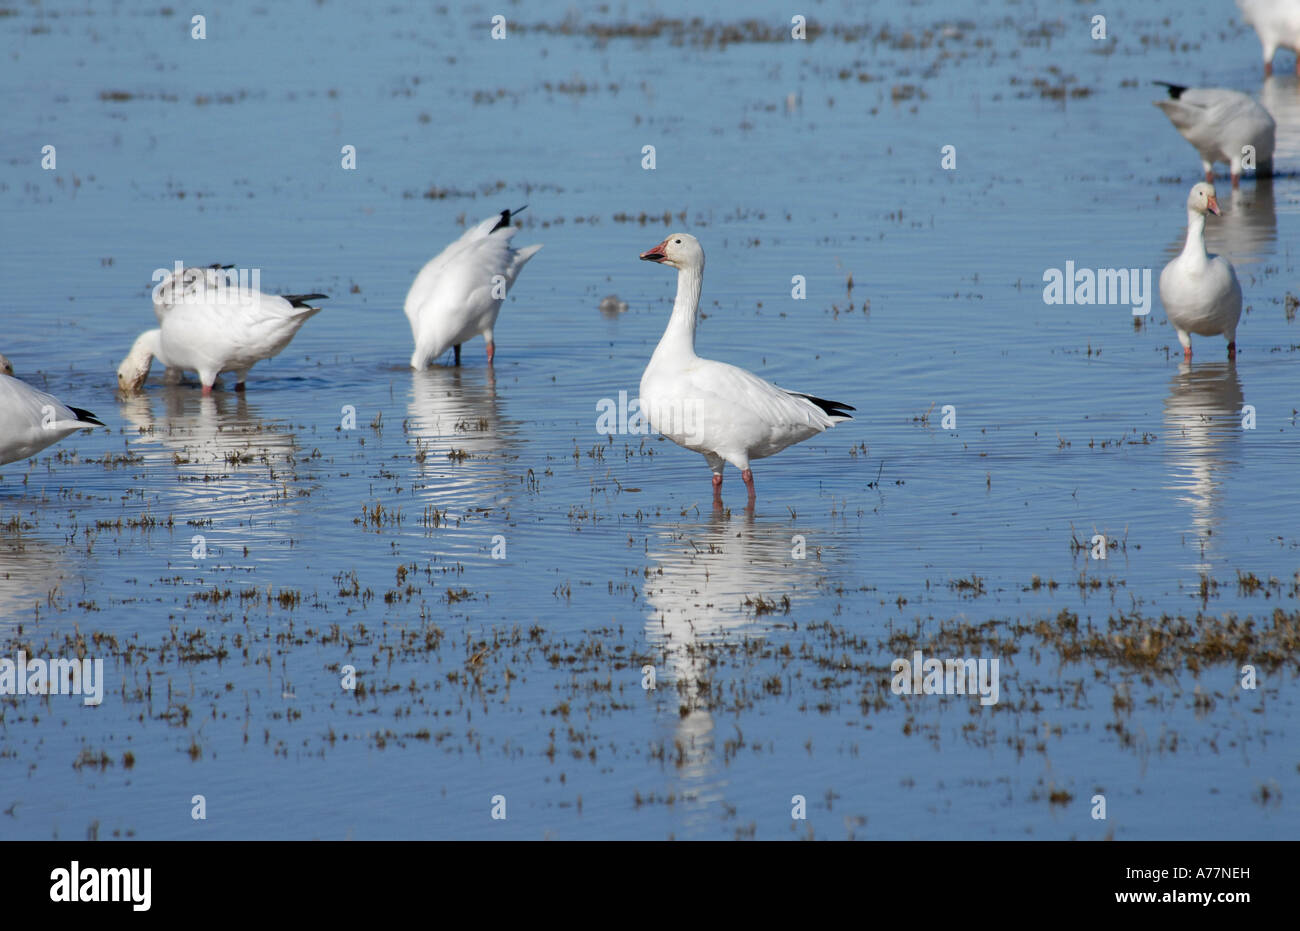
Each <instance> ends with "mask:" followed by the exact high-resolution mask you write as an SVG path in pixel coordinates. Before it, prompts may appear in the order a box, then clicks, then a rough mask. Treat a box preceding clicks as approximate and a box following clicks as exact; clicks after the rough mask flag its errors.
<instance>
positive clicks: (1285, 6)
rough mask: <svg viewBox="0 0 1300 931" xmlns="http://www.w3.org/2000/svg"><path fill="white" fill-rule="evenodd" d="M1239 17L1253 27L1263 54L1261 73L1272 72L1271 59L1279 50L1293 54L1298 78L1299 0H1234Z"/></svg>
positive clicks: (1299, 61) (1299, 45) (1299, 42)
mask: <svg viewBox="0 0 1300 931" xmlns="http://www.w3.org/2000/svg"><path fill="white" fill-rule="evenodd" d="M1237 6H1238V7H1240V8H1241V18H1242V19H1244V20H1245V21H1246V22H1248V23H1250V25H1251V26H1253V27H1255V34H1256V35H1257V36H1259V44H1260V46H1261V47H1262V49H1263V52H1264V74H1265V75H1266V76H1267V75H1270V74H1272V73H1273V56H1274V55H1275V54H1276V53H1277V50H1278V49H1280V48H1285V49H1290V50H1291V51H1293V52H1295V53H1296V60H1295V73H1296V74H1297V75H1300V0H1237Z"/></svg>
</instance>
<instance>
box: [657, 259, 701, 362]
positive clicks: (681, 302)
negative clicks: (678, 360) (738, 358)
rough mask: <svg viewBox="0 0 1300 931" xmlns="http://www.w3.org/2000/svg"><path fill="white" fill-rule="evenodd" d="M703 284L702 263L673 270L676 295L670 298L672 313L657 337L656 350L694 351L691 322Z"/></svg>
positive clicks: (696, 315) (677, 353)
mask: <svg viewBox="0 0 1300 931" xmlns="http://www.w3.org/2000/svg"><path fill="white" fill-rule="evenodd" d="M703 285H704V265H703V263H701V264H700V265H699V267H694V266H685V267H683V268H680V269H678V270H677V298H676V300H674V301H673V315H672V316H671V317H670V318H669V319H668V327H667V329H665V330H664V335H663V338H662V339H660V340H659V348H658V349H656V350H655V355H658V354H659V353H660V352H670V353H672V354H673V355H674V356H677V357H682V356H694V355H695V325H696V323H697V322H698V319H699V309H700V291H701V289H702V288H703Z"/></svg>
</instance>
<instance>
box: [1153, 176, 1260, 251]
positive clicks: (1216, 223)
mask: <svg viewBox="0 0 1300 931" xmlns="http://www.w3.org/2000/svg"><path fill="white" fill-rule="evenodd" d="M1219 209H1220V210H1221V211H1222V212H1221V213H1220V214H1219V216H1218V217H1216V218H1214V220H1213V222H1211V223H1207V224H1206V225H1205V233H1204V236H1205V251H1206V252H1208V253H1209V254H1210V255H1221V256H1223V257H1224V258H1226V259H1227V260H1228V261H1230V262H1231V263H1232V264H1233V265H1234V266H1236V267H1237V268H1243V267H1249V266H1251V265H1253V264H1255V263H1257V262H1262V261H1264V260H1265V259H1266V258H1268V257H1269V256H1272V255H1275V254H1276V253H1277V208H1276V206H1275V205H1274V200H1273V179H1272V178H1268V177H1265V178H1258V179H1257V180H1256V181H1255V183H1254V184H1253V185H1246V186H1245V187H1240V188H1237V189H1236V190H1234V191H1232V192H1231V194H1230V196H1228V197H1224V198H1223V199H1222V200H1220V201H1219ZM1186 239H1187V236H1186V229H1185V228H1184V229H1183V230H1182V231H1180V233H1179V235H1178V236H1177V237H1176V238H1174V239H1173V240H1171V241H1170V243H1169V245H1167V246H1166V247H1165V255H1166V256H1168V257H1169V258H1173V257H1174V256H1176V255H1178V254H1179V253H1181V252H1182V251H1183V246H1184V245H1185V244H1186Z"/></svg>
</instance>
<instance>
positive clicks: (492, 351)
mask: <svg viewBox="0 0 1300 931" xmlns="http://www.w3.org/2000/svg"><path fill="white" fill-rule="evenodd" d="M496 354H497V344H496V343H488V365H491V364H492V360H493V359H494V358H495V357H496Z"/></svg>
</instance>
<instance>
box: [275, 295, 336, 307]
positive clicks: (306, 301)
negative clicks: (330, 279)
mask: <svg viewBox="0 0 1300 931" xmlns="http://www.w3.org/2000/svg"><path fill="white" fill-rule="evenodd" d="M280 296H281V297H282V298H284V299H285V300H286V301H288V302H289V304H290V306H292V307H310V306H311V302H312V301H328V300H329V299H330V296H329V295H328V294H281V295H280Z"/></svg>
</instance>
